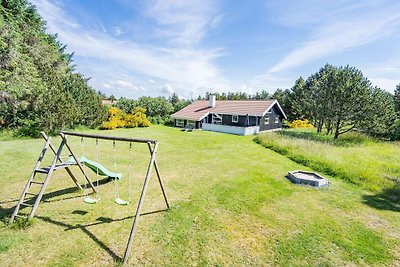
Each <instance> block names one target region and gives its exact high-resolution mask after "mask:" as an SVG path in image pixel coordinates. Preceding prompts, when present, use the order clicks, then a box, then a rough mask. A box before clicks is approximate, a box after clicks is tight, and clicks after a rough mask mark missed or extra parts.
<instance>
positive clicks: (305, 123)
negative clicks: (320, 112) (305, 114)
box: [289, 119, 314, 128]
mask: <svg viewBox="0 0 400 267" xmlns="http://www.w3.org/2000/svg"><path fill="white" fill-rule="evenodd" d="M289 127H290V128H313V127H314V125H312V124H311V123H310V121H309V120H307V119H304V120H294V121H292V122H291V123H289Z"/></svg>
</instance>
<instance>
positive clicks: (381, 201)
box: [363, 185, 400, 212]
mask: <svg viewBox="0 0 400 267" xmlns="http://www.w3.org/2000/svg"><path fill="white" fill-rule="evenodd" d="M363 199H364V201H363V202H364V203H365V204H367V205H368V206H370V207H373V208H375V209H379V210H389V211H397V212H400V185H396V186H394V187H392V188H387V189H383V190H382V192H380V193H379V194H375V195H364V196H363Z"/></svg>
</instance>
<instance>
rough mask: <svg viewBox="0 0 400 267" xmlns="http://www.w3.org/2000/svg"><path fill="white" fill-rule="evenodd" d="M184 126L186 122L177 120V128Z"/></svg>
mask: <svg viewBox="0 0 400 267" xmlns="http://www.w3.org/2000/svg"><path fill="white" fill-rule="evenodd" d="M184 124H185V121H184V120H180V119H177V120H176V124H175V125H176V127H183V126H184Z"/></svg>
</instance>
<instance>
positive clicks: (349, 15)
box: [268, 1, 400, 73]
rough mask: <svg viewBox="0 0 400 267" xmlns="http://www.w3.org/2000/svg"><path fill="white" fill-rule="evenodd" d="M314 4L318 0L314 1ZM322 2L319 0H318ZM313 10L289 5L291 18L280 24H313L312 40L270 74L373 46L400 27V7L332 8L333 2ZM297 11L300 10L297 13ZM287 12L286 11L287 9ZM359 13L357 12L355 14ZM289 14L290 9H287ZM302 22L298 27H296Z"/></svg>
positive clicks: (351, 6) (295, 51) (345, 6)
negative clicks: (368, 45)
mask: <svg viewBox="0 0 400 267" xmlns="http://www.w3.org/2000/svg"><path fill="white" fill-rule="evenodd" d="M311 2H314V4H315V1H311ZM317 2H318V1H317ZM308 3H309V4H310V9H307V8H299V6H298V5H297V6H296V5H294V7H293V6H292V5H288V9H289V10H292V12H288V13H289V14H291V15H289V16H286V17H285V16H284V18H283V19H280V20H279V21H280V22H282V21H283V22H285V23H286V24H289V23H290V19H292V21H291V23H293V24H291V25H293V27H294V26H296V25H297V26H298V25H299V24H300V25H301V23H304V24H306V23H312V22H316V23H315V24H313V27H312V30H311V38H310V39H309V40H308V41H306V42H303V43H301V44H299V45H298V48H296V49H295V50H293V51H292V52H290V53H289V54H288V55H287V56H285V57H284V58H283V59H282V60H281V61H279V62H278V63H277V64H276V65H274V66H273V67H271V68H270V69H269V70H268V72H270V73H274V72H280V71H284V70H288V69H291V68H294V67H298V66H302V65H304V64H307V63H309V62H312V61H315V60H317V59H321V58H324V57H327V56H329V55H333V54H337V53H340V52H343V51H345V50H347V49H351V48H354V47H357V46H361V45H365V44H369V43H371V42H374V41H376V40H378V39H381V38H382V37H385V36H388V35H389V34H392V33H393V32H394V31H397V30H398V27H399V26H400V6H399V5H394V6H387V5H372V4H371V3H365V4H358V5H349V3H347V2H345V3H344V4H343V3H340V2H335V5H338V3H340V5H341V6H335V8H336V9H332V8H333V7H332V3H331V4H330V5H329V4H328V5H327V6H325V8H323V9H322V8H321V6H318V7H315V5H311V3H310V2H308ZM322 6H324V5H322ZM293 8H298V10H297V11H295V10H293ZM326 8H327V9H326ZM284 10H285V9H284ZM355 10H356V11H357V12H354V11H355ZM286 11H288V10H286ZM296 23H298V24H296Z"/></svg>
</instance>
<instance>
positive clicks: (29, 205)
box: [21, 202, 33, 207]
mask: <svg viewBox="0 0 400 267" xmlns="http://www.w3.org/2000/svg"><path fill="white" fill-rule="evenodd" d="M21 205H22V206H25V207H33V205H31V204H28V203H24V202H22V203H21Z"/></svg>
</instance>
